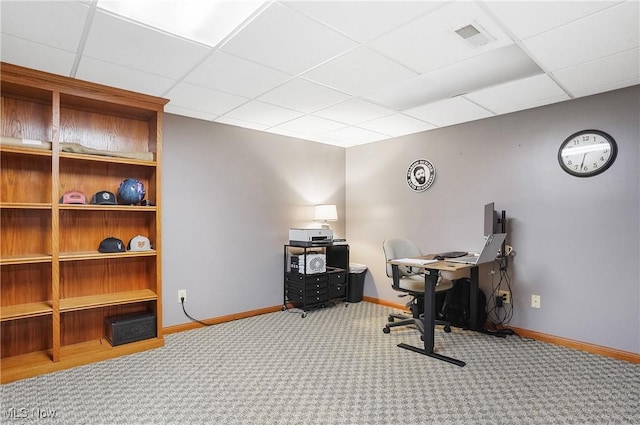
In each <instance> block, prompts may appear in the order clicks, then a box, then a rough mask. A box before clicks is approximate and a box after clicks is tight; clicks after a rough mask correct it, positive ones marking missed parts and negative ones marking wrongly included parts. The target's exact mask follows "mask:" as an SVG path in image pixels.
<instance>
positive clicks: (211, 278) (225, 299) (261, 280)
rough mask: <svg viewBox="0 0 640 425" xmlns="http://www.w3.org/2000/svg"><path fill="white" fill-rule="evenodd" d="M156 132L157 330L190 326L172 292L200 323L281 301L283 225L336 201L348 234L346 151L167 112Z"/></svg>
mask: <svg viewBox="0 0 640 425" xmlns="http://www.w3.org/2000/svg"><path fill="white" fill-rule="evenodd" d="M163 131H164V134H163V160H162V167H163V170H162V171H163V175H162V182H163V205H162V228H163V239H162V243H163V258H162V264H163V297H164V302H163V316H164V317H163V326H165V327H166V326H171V325H175V324H180V323H185V322H188V321H189V320H188V319H187V318H186V317H185V316H184V314H183V312H182V308H181V307H180V304H179V303H178V301H177V292H178V290H179V289H186V290H187V302H186V304H185V305H186V307H187V311H188V313H189V314H190V315H191V316H194V317H196V318H202V319H207V318H212V317H220V316H224V315H228V314H234V313H241V312H246V311H250V310H254V309H260V308H264V307H272V306H277V305H281V304H282V276H283V275H282V273H283V259H282V257H283V244H284V243H286V242H287V241H288V229H289V228H290V227H310V226H313V225H314V223H313V205H315V204H319V203H333V204H336V205H337V206H338V217H339V221H338V222H335V223H331V227H332V228H333V229H334V232H335V234H336V236H341V237H344V236H345V230H344V229H345V227H344V219H345V170H344V164H345V150H344V149H343V148H338V147H334V146H328V145H322V144H319V143H313V142H306V141H300V140H296V139H291V138H288V137H284V136H277V135H273V134H268V133H262V132H258V131H252V130H246V129H241V128H238V127H232V126H227V125H222V124H215V123H210V122H205V121H200V120H195V119H190V118H184V117H179V116H176V115H170V114H166V115H165V121H164V126H163Z"/></svg>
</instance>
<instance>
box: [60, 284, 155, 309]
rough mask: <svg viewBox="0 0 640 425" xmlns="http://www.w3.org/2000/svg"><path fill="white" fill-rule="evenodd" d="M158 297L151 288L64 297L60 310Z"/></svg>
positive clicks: (88, 307) (134, 301)
mask: <svg viewBox="0 0 640 425" xmlns="http://www.w3.org/2000/svg"><path fill="white" fill-rule="evenodd" d="M157 299H158V294H156V293H155V292H153V291H152V290H150V289H139V290H137V291H127V292H115V293H112V294H102V295H89V296H84V297H74V298H64V299H61V300H60V312H67V311H77V310H86V309H90V308H98V307H106V306H110V305H119V304H132V303H137V302H142V301H153V300H157Z"/></svg>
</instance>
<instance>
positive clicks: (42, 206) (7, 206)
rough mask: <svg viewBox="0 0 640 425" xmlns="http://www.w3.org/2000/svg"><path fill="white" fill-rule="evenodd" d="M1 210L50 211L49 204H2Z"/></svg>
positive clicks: (0, 204)
mask: <svg viewBox="0 0 640 425" xmlns="http://www.w3.org/2000/svg"><path fill="white" fill-rule="evenodd" d="M0 208H2V209H15V210H50V209H51V204H50V203H42V202H2V203H0Z"/></svg>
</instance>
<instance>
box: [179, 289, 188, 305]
mask: <svg viewBox="0 0 640 425" xmlns="http://www.w3.org/2000/svg"><path fill="white" fill-rule="evenodd" d="M182 300H185V301H186V300H187V290H186V289H180V290H179V291H178V304H181V303H182Z"/></svg>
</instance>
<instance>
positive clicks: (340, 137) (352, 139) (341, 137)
mask: <svg viewBox="0 0 640 425" xmlns="http://www.w3.org/2000/svg"><path fill="white" fill-rule="evenodd" d="M324 136H325V137H327V138H329V139H332V140H335V141H337V142H340V144H341V145H342V146H345V147H348V146H355V145H360V144H363V143H371V142H377V141H379V140H384V139H387V138H388V137H389V136H387V135H386V134H382V133H377V132H375V131H371V130H366V129H364V128H358V127H345V128H341V129H339V130H335V131H330V132H328V133H326V134H324Z"/></svg>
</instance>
